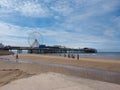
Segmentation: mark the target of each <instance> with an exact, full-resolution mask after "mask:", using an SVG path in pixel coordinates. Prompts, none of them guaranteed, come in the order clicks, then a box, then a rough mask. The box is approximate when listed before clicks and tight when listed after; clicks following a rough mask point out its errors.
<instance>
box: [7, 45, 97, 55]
mask: <svg viewBox="0 0 120 90" xmlns="http://www.w3.org/2000/svg"><path fill="white" fill-rule="evenodd" d="M7 49H8V50H9V51H12V50H17V52H18V53H22V51H23V50H27V52H28V53H36V54H47V53H96V52H97V50H96V49H92V48H83V49H73V48H66V47H61V46H46V47H45V48H39V47H34V48H32V47H21V46H10V47H8V48H7Z"/></svg>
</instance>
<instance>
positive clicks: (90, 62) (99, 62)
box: [0, 54, 120, 90]
mask: <svg viewBox="0 0 120 90" xmlns="http://www.w3.org/2000/svg"><path fill="white" fill-rule="evenodd" d="M10 60H14V61H15V56H13V55H8V56H0V86H1V87H0V90H13V88H11V89H9V88H10V86H12V87H14V86H15V85H13V84H14V83H16V82H19V83H20V84H16V86H15V87H16V88H18V87H21V86H23V85H22V82H24V80H25V82H29V79H30V80H31V79H33V78H36V77H37V78H40V79H41V78H42V77H45V78H47V79H48V80H49V79H50V80H49V82H51V85H52V86H53V88H54V87H56V89H53V88H51V89H47V87H46V88H45V87H43V89H42V90H83V88H85V90H88V89H89V90H98V89H97V87H99V88H100V87H101V86H102V87H101V88H100V89H99V90H119V88H120V85H119V83H120V81H119V79H118V78H119V76H118V77H117V78H114V79H115V80H114V81H115V82H112V81H113V80H112V78H111V81H110V80H106V81H107V82H106V81H105V80H102V77H104V75H103V76H102V75H100V76H99V75H96V76H95V74H93V73H87V72H85V71H84V72H83V71H79V72H78V71H77V70H72V69H69V68H66V67H65V66H73V67H82V68H88V69H95V70H102V71H109V72H117V73H120V69H119V68H120V61H119V60H104V59H90V58H80V60H77V59H71V58H67V57H62V56H48V55H36V54H19V61H18V63H16V62H13V61H10ZM23 61H25V62H34V63H22V62H23ZM38 62H42V64H44V65H41V64H36V63H38ZM43 62H44V63H43ZM50 65H61V66H57V67H56V66H55V67H52V66H50ZM62 65H64V67H62ZM53 72H54V73H53ZM48 73H49V74H48ZM51 75H52V78H51V77H50V76H51ZM31 76H32V77H31ZM61 76H64V78H63V77H61ZM67 77H68V78H67ZM71 77H72V78H71ZM81 77H82V78H81ZM22 78H23V79H22ZM70 78H71V80H69V79H70ZM75 78H76V79H75ZM85 78H88V79H85ZM26 79H27V80H26ZM62 79H65V80H64V81H61V80H62ZM78 79H80V80H78ZM81 79H82V81H83V82H82V81H81ZM89 79H93V80H92V81H91V80H89ZM16 80H17V81H16ZM19 80H20V81H19ZM56 80H60V81H59V83H62V84H63V85H61V87H64V85H66V87H67V88H66V89H65V88H64V89H61V87H59V88H58V86H59V85H58V86H56V85H55V83H53V82H56V83H57V81H56ZM77 80H78V81H81V83H78V81H77ZM96 80H97V81H96ZM98 80H100V81H98ZM40 81H41V80H40ZM104 81H105V82H104ZM35 82H38V81H36V79H35ZM45 82H47V81H41V82H39V83H45ZM65 82H66V84H65ZM67 82H71V83H72V84H70V85H72V86H71V87H70V88H68V86H69V83H67ZM91 82H94V83H92V84H91V85H90V86H89V85H88V83H91ZM98 82H99V83H100V84H99V83H98ZM109 82H110V83H109ZM111 82H112V83H111ZM83 83H84V84H83ZM96 83H98V84H97V86H96ZM31 84H32V83H31ZM33 84H34V83H33ZM48 84H49V83H48ZM74 84H75V85H76V87H73V85H74ZM27 85H29V84H27ZM27 85H25V86H27ZM36 85H37V84H36ZM82 85H83V86H82ZM100 85H101V86H100ZM106 85H108V87H106ZM17 86H18V87H17ZM33 86H34V85H33ZM38 86H39V85H38ZM8 87H9V88H8ZM36 87H37V86H35V87H34V88H36ZM80 87H81V89H80ZM82 87H83V88H82ZM91 87H93V88H91ZM111 87H112V88H111ZM7 88H8V89H7ZM21 88H23V87H21ZM39 88H40V87H39ZM41 88H42V87H41ZM110 88H111V89H110ZM16 90H19V89H16ZM23 90H37V89H29V88H28V89H23ZM38 90H39V89H38Z"/></svg>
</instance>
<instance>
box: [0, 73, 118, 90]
mask: <svg viewBox="0 0 120 90" xmlns="http://www.w3.org/2000/svg"><path fill="white" fill-rule="evenodd" d="M13 89H14V90H119V89H120V85H116V84H111V83H106V82H100V81H94V80H89V79H82V78H76V77H70V76H66V75H63V74H58V73H53V72H49V73H43V74H40V75H36V76H32V77H29V78H25V79H20V80H16V81H13V82H11V83H10V84H8V85H5V86H3V87H1V88H0V90H13Z"/></svg>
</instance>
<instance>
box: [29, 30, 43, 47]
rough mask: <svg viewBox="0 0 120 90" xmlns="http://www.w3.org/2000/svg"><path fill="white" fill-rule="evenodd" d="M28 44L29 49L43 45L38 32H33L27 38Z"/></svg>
mask: <svg viewBox="0 0 120 90" xmlns="http://www.w3.org/2000/svg"><path fill="white" fill-rule="evenodd" d="M28 44H29V45H30V47H32V48H34V47H39V46H40V45H42V44H43V36H42V34H41V33H40V32H37V31H34V32H32V33H30V34H29V36H28Z"/></svg>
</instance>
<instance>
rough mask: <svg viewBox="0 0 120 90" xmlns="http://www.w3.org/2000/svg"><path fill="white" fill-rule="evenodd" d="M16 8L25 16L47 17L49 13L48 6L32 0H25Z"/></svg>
mask: <svg viewBox="0 0 120 90" xmlns="http://www.w3.org/2000/svg"><path fill="white" fill-rule="evenodd" d="M16 10H18V11H19V12H21V13H22V14H23V15H25V16H31V17H45V16H47V15H48V11H47V9H46V8H44V7H42V6H41V5H40V4H39V3H36V2H31V1H24V2H23V3H22V4H21V5H20V6H18V8H17V9H16Z"/></svg>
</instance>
